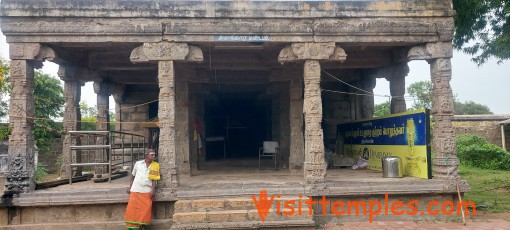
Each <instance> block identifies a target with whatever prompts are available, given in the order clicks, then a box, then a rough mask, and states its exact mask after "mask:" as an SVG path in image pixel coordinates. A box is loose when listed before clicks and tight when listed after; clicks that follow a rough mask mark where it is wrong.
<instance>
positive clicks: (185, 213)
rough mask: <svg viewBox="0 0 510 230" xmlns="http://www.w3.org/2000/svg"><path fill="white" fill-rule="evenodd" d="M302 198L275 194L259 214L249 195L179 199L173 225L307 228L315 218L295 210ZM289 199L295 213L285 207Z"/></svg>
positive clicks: (178, 227) (175, 226) (173, 226)
mask: <svg viewBox="0 0 510 230" xmlns="http://www.w3.org/2000/svg"><path fill="white" fill-rule="evenodd" d="M256 199H257V200H258V199H259V198H258V197H256ZM304 200H305V199H304V198H299V197H291V196H288V197H285V198H281V197H275V198H274V200H273V202H272V203H270V202H267V205H266V207H269V210H268V213H267V214H266V215H263V214H262V215H261V214H259V211H258V209H257V207H256V205H255V202H254V201H253V199H252V198H251V196H250V198H248V197H233V198H216V199H214V198H213V199H199V200H179V201H177V202H176V203H175V205H174V215H173V218H172V219H173V225H172V229H260V228H291V229H296V228H310V227H313V226H314V225H315V222H314V221H313V219H312V216H309V215H308V209H307V210H303V212H302V215H298V213H297V203H298V201H302V202H303V201H304ZM292 201H294V202H295V204H296V205H294V206H295V207H296V208H295V209H296V211H295V212H294V213H292V212H291V211H290V209H284V203H285V202H292ZM285 211H287V212H285Z"/></svg>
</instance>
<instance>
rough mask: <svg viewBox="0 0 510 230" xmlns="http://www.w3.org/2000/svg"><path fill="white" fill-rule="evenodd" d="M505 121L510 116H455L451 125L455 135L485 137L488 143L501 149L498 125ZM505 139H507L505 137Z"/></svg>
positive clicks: (499, 126)
mask: <svg viewBox="0 0 510 230" xmlns="http://www.w3.org/2000/svg"><path fill="white" fill-rule="evenodd" d="M507 119H510V115H502V116H500V115H456V116H454V119H453V120H452V125H453V127H454V129H455V134H456V135H463V134H470V135H477V136H481V137H486V138H487V139H488V140H489V142H490V143H493V144H495V145H498V146H500V147H502V146H503V145H502V140H501V125H499V123H500V122H502V121H504V120H507ZM507 129H508V128H507ZM506 133H508V131H507V132H506ZM505 137H507V139H508V136H507V135H505ZM507 143H508V141H507ZM507 148H508V145H507Z"/></svg>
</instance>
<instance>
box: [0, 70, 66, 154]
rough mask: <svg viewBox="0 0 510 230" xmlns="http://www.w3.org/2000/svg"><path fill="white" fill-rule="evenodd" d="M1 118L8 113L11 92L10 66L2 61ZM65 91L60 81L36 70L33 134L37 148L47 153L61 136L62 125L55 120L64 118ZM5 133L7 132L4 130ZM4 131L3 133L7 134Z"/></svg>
mask: <svg viewBox="0 0 510 230" xmlns="http://www.w3.org/2000/svg"><path fill="white" fill-rule="evenodd" d="M0 76H1V79H0V105H1V106H0V115H1V116H0V118H1V117H5V116H6V115H7V112H8V107H7V104H8V103H7V97H6V96H7V94H8V93H9V92H10V91H11V85H10V84H9V83H10V82H9V65H8V63H7V62H5V61H0ZM63 95H64V89H63V87H62V85H61V84H60V81H59V80H58V79H56V78H54V77H52V76H50V75H48V74H44V73H43V72H41V71H39V70H36V71H35V72H34V104H35V117H36V118H37V119H35V120H34V122H35V126H34V129H33V130H32V133H33V135H34V138H35V142H36V145H37V148H38V149H39V150H40V151H42V152H46V151H48V150H49V149H50V147H51V143H52V142H53V139H54V138H55V137H58V136H60V132H61V131H62V124H61V123H57V122H55V121H54V120H55V119H56V118H60V117H62V111H63V110H62V107H63V105H64V96H63ZM4 131H5V130H4ZM4 131H3V133H5V132H4Z"/></svg>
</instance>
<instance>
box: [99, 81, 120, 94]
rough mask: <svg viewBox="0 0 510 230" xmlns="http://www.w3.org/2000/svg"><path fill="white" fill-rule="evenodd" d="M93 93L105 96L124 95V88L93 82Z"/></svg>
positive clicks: (117, 85) (107, 83)
mask: <svg viewBox="0 0 510 230" xmlns="http://www.w3.org/2000/svg"><path fill="white" fill-rule="evenodd" d="M93 87H94V93H96V94H104V95H105V94H107V95H113V96H115V95H119V94H120V95H124V89H125V86H124V85H123V84H119V83H111V82H104V81H100V80H98V81H94V85H93Z"/></svg>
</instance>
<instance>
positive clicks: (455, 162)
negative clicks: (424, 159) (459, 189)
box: [432, 157, 460, 180]
mask: <svg viewBox="0 0 510 230" xmlns="http://www.w3.org/2000/svg"><path fill="white" fill-rule="evenodd" d="M432 164H433V166H432V171H433V173H434V174H433V176H434V179H443V180H451V179H456V178H457V177H459V174H458V172H459V171H458V166H459V164H460V161H459V159H458V158H457V157H453V158H452V157H434V159H433V160H432Z"/></svg>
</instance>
